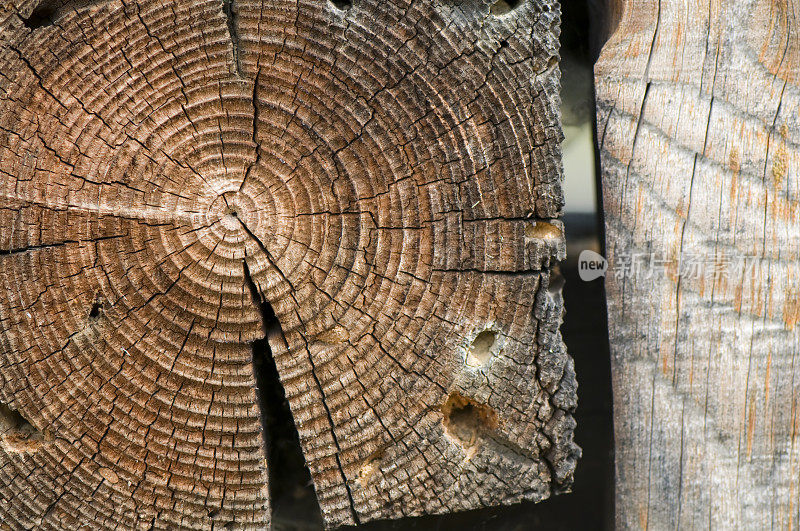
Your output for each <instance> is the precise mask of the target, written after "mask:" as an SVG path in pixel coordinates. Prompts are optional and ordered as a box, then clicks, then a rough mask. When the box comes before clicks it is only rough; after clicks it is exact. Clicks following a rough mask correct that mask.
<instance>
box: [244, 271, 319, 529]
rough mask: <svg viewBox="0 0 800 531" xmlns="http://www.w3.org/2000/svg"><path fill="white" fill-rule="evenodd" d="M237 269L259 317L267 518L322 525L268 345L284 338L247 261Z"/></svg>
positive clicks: (256, 370) (257, 363)
mask: <svg viewBox="0 0 800 531" xmlns="http://www.w3.org/2000/svg"><path fill="white" fill-rule="evenodd" d="M242 267H243V269H244V279H245V284H246V285H247V288H248V290H249V291H250V295H251V297H252V298H253V303H254V304H255V305H256V307H257V308H258V311H259V313H260V314H261V326H262V330H263V332H264V338H263V339H259V340H257V341H254V342H253V345H252V347H253V375H254V377H255V382H256V390H257V393H258V406H259V409H260V412H261V433H262V435H263V445H264V457H265V458H266V459H267V464H268V466H267V473H268V477H269V497H270V505H271V508H272V519H273V522H275V521H276V520H281V519H289V520H294V519H296V518H303V519H306V520H307V519H309V517H312V516H316V517H317V518H318V519H319V522H320V524H321V522H322V511H321V509H320V505H319V501H318V500H317V496H316V492H315V491H314V488H313V486H312V481H311V473H310V471H309V469H308V466H307V464H306V460H305V456H304V455H303V449H302V446H301V445H300V436H299V434H298V433H297V427H296V426H295V423H294V417H293V416H292V411H291V408H290V407H289V402H288V401H287V400H286V392H285V390H284V388H283V385H282V384H281V381H280V376H279V374H278V367H277V365H276V364H275V358H274V357H273V354H272V347H271V345H270V342H272V344H275V342H280V343H283V345H284V346H286V338H285V337H284V335H283V330H282V328H281V324H280V321H279V320H278V317H277V316H276V315H275V310H274V309H273V308H272V305H271V304H270V303H269V301H268V300H266V298H265V297H264V296H263V295H262V294H261V291H260V290H259V289H258V286H257V285H256V283H255V282H254V281H253V277H252V276H251V274H250V268H249V267H248V266H247V262H246V261H242Z"/></svg>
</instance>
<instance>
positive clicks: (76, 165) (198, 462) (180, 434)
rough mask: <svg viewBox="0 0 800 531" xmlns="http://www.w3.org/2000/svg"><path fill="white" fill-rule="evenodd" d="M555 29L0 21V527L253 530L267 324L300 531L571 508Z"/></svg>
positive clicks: (280, 9)
mask: <svg viewBox="0 0 800 531" xmlns="http://www.w3.org/2000/svg"><path fill="white" fill-rule="evenodd" d="M517 4H518V5H517ZM37 6H38V7H37ZM558 21H559V10H558V5H557V3H555V2H554V1H551V0H547V1H536V2H533V1H525V2H513V3H512V4H506V3H505V2H502V3H497V4H495V5H490V4H489V3H488V2H487V1H485V0H467V1H463V2H461V1H459V2H449V1H431V2H427V1H425V2H423V1H397V2H394V1H393V2H382V1H377V0H354V1H353V2H352V5H351V4H350V2H344V1H337V2H334V3H331V2H325V1H323V0H313V1H312V0H299V1H298V0H285V1H284V0H279V1H270V2H266V1H265V2H257V1H252V0H227V1H220V0H215V1H214V0H208V1H204V0H192V1H188V0H179V1H174V2H173V1H170V2H165V1H163V0H155V1H149V0H147V1H138V2H134V1H128V0H123V1H107V2H98V1H75V2H46V3H44V4H42V3H40V2H35V1H24V0H23V1H11V2H4V3H3V4H2V7H1V8H0V32H1V33H0V161H1V162H0V249H2V251H0V262H1V264H0V286H1V287H0V401H2V403H3V406H2V412H3V415H2V417H3V419H4V426H3V435H2V436H0V500H2V503H0V520H1V521H2V522H3V523H4V524H5V525H6V526H10V527H12V528H18V527H34V528H37V529H74V528H76V527H78V526H85V525H88V526H89V527H94V528H114V527H121V528H142V529H152V528H156V529H174V528H176V527H178V526H180V527H185V528H211V527H212V526H214V525H216V526H218V527H219V526H224V525H232V526H233V527H235V528H251V527H263V526H264V525H267V524H268V522H269V519H270V516H269V514H270V512H269V489H268V485H267V483H268V471H269V463H268V462H266V460H265V459H264V457H265V453H264V449H263V444H262V433H261V424H260V422H259V415H260V412H259V407H258V404H257V400H256V389H255V383H254V382H255V380H254V374H253V364H252V357H253V354H252V345H253V343H254V342H256V341H257V340H259V339H262V338H264V337H265V334H266V333H267V332H268V331H270V330H271V331H272V332H271V333H270V335H269V341H270V345H271V347H272V352H273V355H274V359H275V362H276V364H277V368H278V371H279V374H280V381H281V384H282V385H283V386H284V388H285V390H286V394H287V397H288V399H289V402H290V404H291V409H292V413H293V415H294V420H295V422H296V425H297V429H298V431H299V435H300V439H301V442H302V446H303V450H304V453H305V457H306V459H307V462H308V465H309V468H310V470H311V473H312V477H313V480H314V486H315V489H316V492H317V495H318V498H319V502H320V506H321V509H322V511H323V517H324V520H325V523H326V525H328V526H337V525H341V524H352V523H358V522H365V521H369V520H373V519H377V518H387V517H392V518H396V517H401V516H405V515H418V514H423V513H441V512H448V511H455V510H462V509H470V508H475V507H482V506H488V505H496V504H505V503H513V502H516V501H519V500H541V499H543V498H546V497H548V496H549V495H550V494H552V493H553V492H558V491H561V490H564V489H567V488H568V487H569V485H570V482H571V477H572V471H573V469H574V466H575V461H576V458H577V456H578V455H579V450H578V449H577V447H576V446H575V445H574V444H573V442H572V430H573V427H574V421H573V419H572V416H571V414H570V412H571V411H572V410H573V409H574V407H575V400H576V398H575V393H576V389H575V377H574V371H573V368H572V362H571V361H570V360H569V359H568V357H567V355H566V353H565V350H564V346H563V343H562V341H561V337H560V334H559V331H558V326H559V323H560V321H561V314H562V299H561V294H560V291H559V289H560V288H558V287H553V288H550V279H551V268H552V266H553V265H554V260H555V259H559V258H561V257H562V256H563V252H564V243H563V234H562V228H561V225H560V223H559V222H558V221H557V219H556V218H557V217H558V216H559V215H560V209H561V203H562V193H561V185H560V180H561V168H560V160H559V157H560V149H559V141H560V139H561V133H560V126H559V118H558V85H559V84H558V79H559V72H558V66H557V53H558V40H557V35H558ZM273 312H274V314H273ZM275 318H277V322H276V321H275ZM278 322H279V325H280V327H279V328H282V332H281V333H279V332H280V331H279V330H277V328H278V327H277V325H278ZM473 343H475V344H473ZM265 435H266V438H267V439H269V434H268V433H267V434H265Z"/></svg>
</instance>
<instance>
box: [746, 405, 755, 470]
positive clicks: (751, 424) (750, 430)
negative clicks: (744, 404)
mask: <svg viewBox="0 0 800 531" xmlns="http://www.w3.org/2000/svg"><path fill="white" fill-rule="evenodd" d="M755 432H756V399H755V397H750V407H749V411H748V413H747V457H748V459H749V458H750V456H751V455H752V453H753V435H754V434H755Z"/></svg>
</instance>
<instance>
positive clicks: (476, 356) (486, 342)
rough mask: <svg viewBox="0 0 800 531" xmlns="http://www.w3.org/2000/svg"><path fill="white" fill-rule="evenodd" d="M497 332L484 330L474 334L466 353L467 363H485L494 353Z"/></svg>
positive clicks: (474, 365) (477, 364)
mask: <svg viewBox="0 0 800 531" xmlns="http://www.w3.org/2000/svg"><path fill="white" fill-rule="evenodd" d="M496 345H497V332H495V331H494V330H484V331H483V332H481V333H479V334H478V335H477V336H475V339H474V340H473V341H472V345H471V346H470V348H469V352H468V353H467V365H469V366H471V367H480V366H483V365H486V364H487V363H488V362H489V360H490V359H491V358H492V356H493V355H494V353H495V350H496Z"/></svg>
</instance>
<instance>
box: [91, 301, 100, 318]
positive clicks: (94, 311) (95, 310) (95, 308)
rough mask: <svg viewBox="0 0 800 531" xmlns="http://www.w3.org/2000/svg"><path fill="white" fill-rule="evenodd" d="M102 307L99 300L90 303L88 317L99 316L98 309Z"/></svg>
mask: <svg viewBox="0 0 800 531" xmlns="http://www.w3.org/2000/svg"><path fill="white" fill-rule="evenodd" d="M102 308H103V303H102V302H100V301H95V302H94V304H92V308H91V309H90V310H89V318H90V319H97V318H98V317H100V310H101V309H102Z"/></svg>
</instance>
